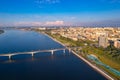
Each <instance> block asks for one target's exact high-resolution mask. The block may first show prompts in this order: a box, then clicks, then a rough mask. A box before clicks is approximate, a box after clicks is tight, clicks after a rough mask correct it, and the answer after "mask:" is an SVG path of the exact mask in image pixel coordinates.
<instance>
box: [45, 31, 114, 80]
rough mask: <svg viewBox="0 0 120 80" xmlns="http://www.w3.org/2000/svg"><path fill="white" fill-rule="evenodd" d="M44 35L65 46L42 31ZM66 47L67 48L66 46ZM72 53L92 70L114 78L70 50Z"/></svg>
mask: <svg viewBox="0 0 120 80" xmlns="http://www.w3.org/2000/svg"><path fill="white" fill-rule="evenodd" d="M44 34H45V35H46V36H48V37H49V38H51V39H52V40H54V41H55V42H57V43H59V44H61V45H62V46H64V47H66V46H65V45H64V44H63V43H61V42H60V41H58V40H56V39H54V38H53V37H51V36H49V35H48V34H46V33H44ZM67 49H68V48H67ZM72 53H73V54H74V55H76V56H77V57H78V58H80V59H81V60H83V61H84V62H85V63H86V64H88V65H89V66H90V67H91V68H93V69H94V70H96V71H97V72H99V73H100V74H101V75H103V76H104V77H106V78H107V79H109V80H115V79H114V78H112V77H111V76H109V75H108V74H107V73H105V72H104V71H103V70H101V69H100V68H98V67H97V66H95V65H93V64H92V63H90V62H89V61H88V60H86V59H85V58H83V57H82V56H80V55H78V54H77V53H76V52H74V51H72Z"/></svg>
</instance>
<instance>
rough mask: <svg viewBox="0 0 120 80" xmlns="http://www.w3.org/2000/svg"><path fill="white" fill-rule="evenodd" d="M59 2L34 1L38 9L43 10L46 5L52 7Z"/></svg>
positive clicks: (50, 0)
mask: <svg viewBox="0 0 120 80" xmlns="http://www.w3.org/2000/svg"><path fill="white" fill-rule="evenodd" d="M60 2H61V1H60V0H36V1H35V3H36V4H37V6H38V7H39V8H44V7H46V5H53V4H58V3H60Z"/></svg>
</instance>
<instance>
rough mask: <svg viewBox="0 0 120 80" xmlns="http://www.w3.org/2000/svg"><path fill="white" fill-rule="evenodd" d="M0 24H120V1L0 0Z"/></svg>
mask: <svg viewBox="0 0 120 80" xmlns="http://www.w3.org/2000/svg"><path fill="white" fill-rule="evenodd" d="M0 26H120V0H0Z"/></svg>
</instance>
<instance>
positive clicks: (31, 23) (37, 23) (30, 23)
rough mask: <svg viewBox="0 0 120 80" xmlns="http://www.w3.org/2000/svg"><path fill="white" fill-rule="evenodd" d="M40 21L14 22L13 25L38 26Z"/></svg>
mask: <svg viewBox="0 0 120 80" xmlns="http://www.w3.org/2000/svg"><path fill="white" fill-rule="evenodd" d="M41 24H42V23H41V22H16V23H14V26H40V25H41Z"/></svg>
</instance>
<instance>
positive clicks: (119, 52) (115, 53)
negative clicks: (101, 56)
mask: <svg viewBox="0 0 120 80" xmlns="http://www.w3.org/2000/svg"><path fill="white" fill-rule="evenodd" d="M105 51H106V52H107V53H108V54H109V55H111V57H113V58H118V59H120V49H118V48H115V47H114V46H113V45H110V46H108V47H107V48H106V49H105Z"/></svg>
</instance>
